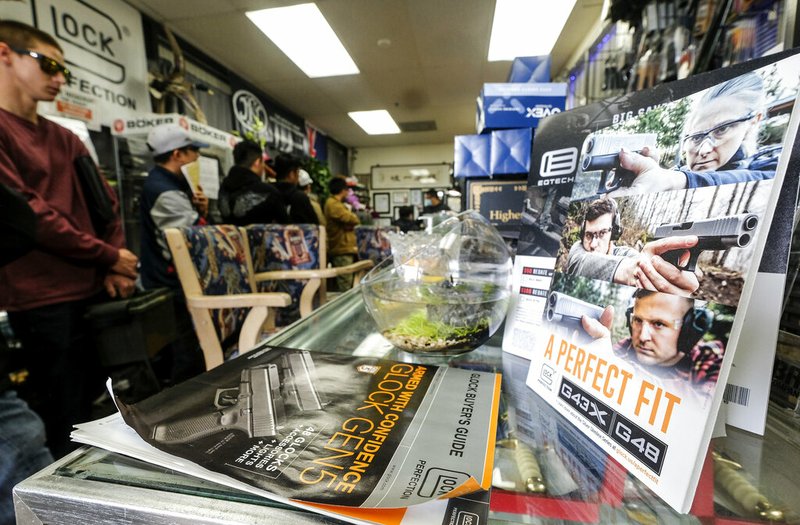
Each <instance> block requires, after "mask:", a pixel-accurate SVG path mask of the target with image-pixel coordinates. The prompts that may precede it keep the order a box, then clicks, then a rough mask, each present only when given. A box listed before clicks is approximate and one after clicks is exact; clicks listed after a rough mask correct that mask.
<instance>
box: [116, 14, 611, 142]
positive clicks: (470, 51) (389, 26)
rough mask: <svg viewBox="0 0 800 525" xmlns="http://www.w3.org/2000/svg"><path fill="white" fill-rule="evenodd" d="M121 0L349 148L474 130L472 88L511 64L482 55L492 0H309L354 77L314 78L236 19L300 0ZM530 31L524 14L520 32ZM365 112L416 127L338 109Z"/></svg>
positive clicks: (577, 36)
mask: <svg viewBox="0 0 800 525" xmlns="http://www.w3.org/2000/svg"><path fill="white" fill-rule="evenodd" d="M126 1H127V2H128V3H129V4H131V5H133V6H134V7H136V8H137V9H139V10H140V11H141V12H143V13H144V14H146V15H148V16H150V17H151V18H153V19H154V20H156V21H157V22H161V23H164V24H166V25H168V26H169V27H170V29H172V31H173V32H174V33H176V34H177V35H179V36H180V37H182V38H183V39H185V40H186V41H187V42H189V43H191V44H192V45H194V46H195V47H197V48H198V49H200V50H201V51H203V52H204V53H206V54H207V55H209V56H210V57H212V58H213V59H215V60H216V61H218V62H219V63H221V64H222V65H224V66H226V67H228V68H229V69H231V70H232V71H234V72H236V73H237V74H238V75H240V76H241V77H243V78H244V79H246V80H247V81H249V82H250V83H252V84H254V85H255V86H257V87H258V88H259V89H261V90H262V91H263V92H264V93H266V94H267V95H269V96H270V97H271V98H272V99H274V100H275V101H276V102H278V103H280V104H281V105H283V106H285V107H286V108H288V109H289V110H291V111H292V112H294V113H296V114H297V115H300V116H302V117H304V118H305V119H306V120H307V121H309V122H310V123H312V124H313V125H315V126H317V127H318V128H320V129H321V130H323V131H324V132H325V133H327V134H329V135H330V136H332V137H333V138H335V139H336V140H337V141H339V142H341V143H342V144H344V145H346V146H349V147H371V146H407V145H417V144H443V143H449V142H452V140H453V136H455V135H465V134H470V133H475V98H476V96H477V95H478V93H479V91H480V88H481V86H482V84H483V83H484V82H504V81H505V80H506V79H507V77H508V72H509V70H510V67H511V62H509V61H503V62H488V61H487V60H486V56H487V52H488V49H489V36H490V33H491V24H492V14H493V12H494V1H492V0H317V2H316V3H317V5H318V6H319V8H320V10H321V11H322V14H323V15H324V16H325V18H326V19H327V20H328V22H329V23H330V25H331V26H332V27H333V29H334V31H335V32H336V33H337V35H338V36H339V38H340V39H341V40H342V43H343V44H344V47H345V48H346V49H347V50H348V52H349V53H350V55H351V56H352V57H353V60H354V61H355V62H356V64H357V65H358V68H359V69H360V70H361V73H360V74H358V75H351V76H340V77H329V78H316V79H310V78H308V77H306V76H305V74H304V73H303V72H302V71H300V70H299V69H298V68H297V66H295V65H294V63H293V62H291V61H290V60H289V59H288V58H287V57H286V56H285V55H284V54H283V53H282V52H281V51H280V50H279V49H278V48H277V47H276V46H275V45H274V44H273V43H272V42H271V41H270V40H268V39H267V38H266V37H265V36H264V35H263V34H262V33H261V32H260V31H259V30H258V29H257V28H256V27H255V26H254V25H253V24H252V23H251V22H250V21H249V20H248V19H247V18H246V17H245V15H244V13H245V11H250V10H255V9H265V8H269V7H280V6H285V5H292V4H296V3H301V0H295V1H281V0H227V1H226V0H126ZM531 1H559V0H531ZM602 3H603V2H602V0H578V2H577V4H576V6H575V9H574V10H573V12H572V14H571V16H570V18H569V20H568V21H567V24H566V26H565V29H564V30H563V31H562V33H561V36H560V37H559V41H558V43H557V44H556V46H555V48H554V49H553V52H552V53H551V56H552V59H553V71H554V72H559V71H561V70H562V69H563V67H564V66H565V62H566V61H567V60H568V58H569V57H570V55H572V53H573V52H574V51H576V50H577V48H578V46H580V45H581V42H582V41H583V39H584V38H585V37H586V35H587V34H588V33H589V32H590V29H591V28H592V26H593V25H594V24H595V23H597V21H598V19H599V17H600V11H601V8H602ZM535 35H536V20H531V30H530V34H529V35H527V36H528V37H530V38H535ZM524 37H525V36H521V38H524ZM297 38H303V35H301V34H298V35H297ZM379 42H380V43H379ZM372 109H387V110H388V111H389V112H390V113H391V115H392V116H393V117H394V119H395V121H396V122H397V123H398V124H399V125H400V127H401V128H404V129H409V130H414V129H420V130H419V131H404V132H403V133H400V134H397V135H382V136H369V135H366V134H365V133H364V132H363V131H362V130H361V128H359V127H358V126H357V125H356V124H355V122H353V121H352V120H351V119H350V118H349V117H348V116H347V112H348V111H361V110H372ZM431 122H433V123H434V124H435V129H430V128H431V127H432V125H431Z"/></svg>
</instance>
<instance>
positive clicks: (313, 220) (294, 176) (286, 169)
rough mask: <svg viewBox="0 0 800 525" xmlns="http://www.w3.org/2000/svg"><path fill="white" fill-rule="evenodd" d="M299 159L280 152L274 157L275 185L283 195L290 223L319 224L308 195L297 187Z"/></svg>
mask: <svg viewBox="0 0 800 525" xmlns="http://www.w3.org/2000/svg"><path fill="white" fill-rule="evenodd" d="M300 168H301V164H300V161H299V160H297V158H295V157H294V156H292V155H287V154H285V153H282V154H280V155H278V156H277V158H276V159H275V176H276V177H277V180H278V182H276V183H275V187H276V188H278V191H279V192H281V195H283V204H284V206H286V212H287V213H288V214H289V222H290V224H319V219H317V214H316V213H314V207H313V206H312V205H311V199H310V198H309V196H308V195H307V194H306V192H304V191H303V190H301V189H300V188H299V187H298V184H299V182H300Z"/></svg>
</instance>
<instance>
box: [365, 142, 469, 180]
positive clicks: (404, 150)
mask: <svg viewBox="0 0 800 525" xmlns="http://www.w3.org/2000/svg"><path fill="white" fill-rule="evenodd" d="M357 150H358V151H357V153H356V155H355V161H354V162H353V165H352V166H351V168H350V169H351V170H352V173H354V174H359V175H360V174H368V173H370V168H371V167H372V166H375V165H378V164H380V165H381V166H396V165H400V164H440V163H442V162H449V163H452V162H453V155H454V151H455V149H454V143H453V142H448V143H447V144H426V145H417V146H394V147H383V148H357Z"/></svg>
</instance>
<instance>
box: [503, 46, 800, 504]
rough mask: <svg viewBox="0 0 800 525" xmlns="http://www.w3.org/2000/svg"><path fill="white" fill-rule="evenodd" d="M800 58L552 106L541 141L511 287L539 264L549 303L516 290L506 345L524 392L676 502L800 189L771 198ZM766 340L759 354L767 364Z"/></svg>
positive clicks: (785, 150) (783, 169)
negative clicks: (548, 278) (525, 362)
mask: <svg viewBox="0 0 800 525" xmlns="http://www.w3.org/2000/svg"><path fill="white" fill-rule="evenodd" d="M796 53H797V52H796V51H791V52H787V53H783V54H780V55H776V56H772V57H768V58H765V59H759V60H757V61H753V62H750V63H746V64H742V65H739V66H735V67H732V68H727V69H722V70H717V71H714V72H711V73H708V74H704V75H698V76H695V77H692V78H690V79H687V80H685V81H680V82H675V83H671V84H665V85H662V86H657V87H655V88H653V89H650V90H647V91H643V92H639V93H633V94H629V95H625V96H621V97H618V98H616V99H610V100H606V101H603V102H600V103H595V104H592V105H589V106H585V107H582V108H577V109H575V110H571V111H568V112H564V113H562V114H559V115H555V116H552V117H550V118H548V119H546V120H545V121H544V122H543V123H542V126H541V128H540V129H539V131H538V134H537V138H536V141H535V142H534V151H533V161H532V166H531V177H530V179H529V186H528V197H527V199H526V203H525V209H524V210H523V221H522V222H523V226H522V229H521V232H520V242H519V246H518V255H517V259H516V261H515V277H518V281H515V287H516V288H515V290H514V291H515V294H516V295H519V296H520V297H521V296H522V295H524V294H522V293H520V292H521V290H522V289H526V288H532V287H531V286H530V285H529V284H528V283H526V281H525V277H524V272H523V271H522V270H520V269H519V268H518V267H522V268H524V267H531V268H533V267H545V266H546V264H545V263H544V261H542V260H541V258H547V257H549V258H550V260H551V261H552V262H551V265H552V266H551V268H553V274H552V283H551V285H550V288H549V289H548V292H547V296H546V298H544V300H542V299H541V292H537V296H538V300H537V301H527V302H526V301H523V300H522V299H516V303H515V308H516V309H515V310H513V311H510V312H509V318H510V319H513V320H514V321H512V331H516V330H517V329H518V328H517V326H515V325H514V324H513V323H516V319H518V318H522V319H527V321H526V323H525V325H524V330H526V331H530V330H532V331H533V333H535V337H530V333H526V334H524V336H521V337H515V334H514V333H512V334H509V331H508V329H507V331H506V334H505V338H504V350H505V351H507V352H510V353H514V354H516V355H519V356H522V357H524V358H526V359H530V360H531V366H530V370H529V375H528V379H527V384H528V386H529V387H530V388H532V389H533V390H534V391H535V392H536V393H537V394H539V395H540V396H541V397H542V398H544V399H545V400H546V401H547V402H548V403H550V404H551V405H552V406H553V407H554V408H556V409H557V410H558V411H559V413H561V414H562V415H564V416H565V417H567V418H568V419H570V420H571V421H572V422H573V424H575V426H576V427H577V428H578V429H580V431H581V432H583V433H584V434H585V435H587V436H589V437H590V438H592V439H593V440H594V441H595V442H596V443H597V444H598V445H599V446H600V447H601V448H602V449H603V450H604V451H605V452H607V453H608V454H610V455H612V457H614V458H615V459H616V460H617V461H619V462H620V463H621V464H622V465H623V466H624V467H625V468H626V469H628V470H629V471H630V472H631V473H632V474H633V475H635V476H636V477H637V478H639V479H640V480H641V481H642V482H643V483H644V484H645V485H646V486H648V487H649V488H651V489H652V490H653V491H654V492H655V493H656V494H657V495H659V496H660V497H662V498H663V499H664V500H665V501H666V502H667V503H668V504H670V505H671V506H673V507H674V508H675V509H676V510H678V511H679V512H687V511H688V509H689V506H690V505H691V502H692V499H693V497H694V489H695V486H696V484H697V480H698V478H699V474H700V466H701V465H702V459H703V458H704V457H705V453H706V450H707V447H708V443H709V440H710V437H711V433H712V430H713V426H714V421H715V420H716V416H717V413H718V410H719V407H720V405H721V403H722V399H723V393H724V391H725V385H726V383H727V379H728V374H729V373H730V370H731V367H732V364H733V357H734V352H735V351H737V350H739V351H742V352H748V351H754V350H755V349H752V348H751V349H748V348H742V347H740V346H739V345H740V342H741V341H742V337H743V332H742V329H743V325H744V322H745V319H746V318H747V317H748V316H749V315H752V314H750V313H748V312H752V310H751V306H752V301H753V298H754V297H756V296H757V294H758V292H759V290H755V286H756V282H757V276H758V273H759V264H758V262H759V261H762V255H763V254H765V253H766V252H765V251H764V250H765V246H766V245H767V234H768V233H770V232H771V226H772V220H773V216H774V217H775V221H776V222H775V226H776V227H777V228H779V229H782V230H784V231H785V230H786V226H787V225H788V228H789V231H790V230H791V223H792V219H793V208H794V199H795V197H796V187H797V186H796V182H794V183H792V184H787V185H786V187H787V188H789V191H788V193H789V196H788V197H787V199H786V202H788V203H789V204H788V205H781V206H778V203H779V200H778V197H779V194H780V189H781V187H782V185H783V184H784V175H786V173H787V166H788V165H789V163H790V161H791V160H792V159H793V158H794V157H796V154H795V153H794V152H793V150H792V146H793V144H794V141H795V138H796V132H797V123H798V115H797V114H792V111H791V109H792V106H793V102H794V98H795V97H796V92H797V80H798V73H800V60H798V57H797V55H796ZM792 176H793V177H796V176H797V175H796V173H792ZM774 229H775V228H773V230H774ZM772 237H775V236H772ZM777 237H778V238H780V237H781V236H780V235H778V236H777ZM770 242H775V241H774V239H771V241H770ZM775 246H777V250H778V251H781V250H783V251H784V252H785V251H786V249H787V247H788V245H787V244H785V243H783V241H778V242H777V243H775V244H774V245H773V248H774V247H775ZM770 253H773V252H770ZM767 257H768V256H766V255H764V259H765V260H766V258H767ZM778 259H780V260H783V261H785V254H784V253H782V254H780V256H779V257H778ZM784 265H785V263H784ZM761 266H764V265H763V262H762V264H761ZM778 266H780V264H778ZM784 272H785V269H784ZM778 273H780V272H778ZM520 305H522V306H523V308H526V309H527V313H521V312H522V311H521V310H520ZM752 307H753V308H756V307H755V306H752ZM526 315H528V316H529V317H527V318H526ZM537 316H538V318H537ZM519 324H520V323H517V325H519ZM537 325H538V326H537ZM767 335H769V336H772V337H774V334H767ZM767 345H769V342H766V344H765V346H767ZM773 349H774V344H773V345H772V347H771V348H769V351H768V352H766V353H768V354H769V355H768V356H766V357H765V358H764V357H763V356H764V347H761V348H759V349H758V351H759V353H760V354H761V356H762V359H764V360H765V361H768V362H770V363H771V361H772V357H771V356H772V352H773ZM768 373H769V372H768V371H767V372H766V375H765V374H764V373H761V372H759V375H758V377H756V376H755V375H750V376H748V375H747V374H745V376H746V377H745V378H744V380H745V381H752V382H754V383H759V382H762V383H763V382H764V381H767V384H768ZM749 409H751V410H755V411H756V413H759V412H763V411H764V410H765V409H766V406H764V405H762V406H751V407H749Z"/></svg>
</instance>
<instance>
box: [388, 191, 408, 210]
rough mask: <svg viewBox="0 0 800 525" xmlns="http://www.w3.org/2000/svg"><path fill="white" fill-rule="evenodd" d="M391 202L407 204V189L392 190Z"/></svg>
mask: <svg viewBox="0 0 800 525" xmlns="http://www.w3.org/2000/svg"><path fill="white" fill-rule="evenodd" d="M392 204H402V205H404V206H405V205H406V204H408V192H407V191H393V192H392Z"/></svg>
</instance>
